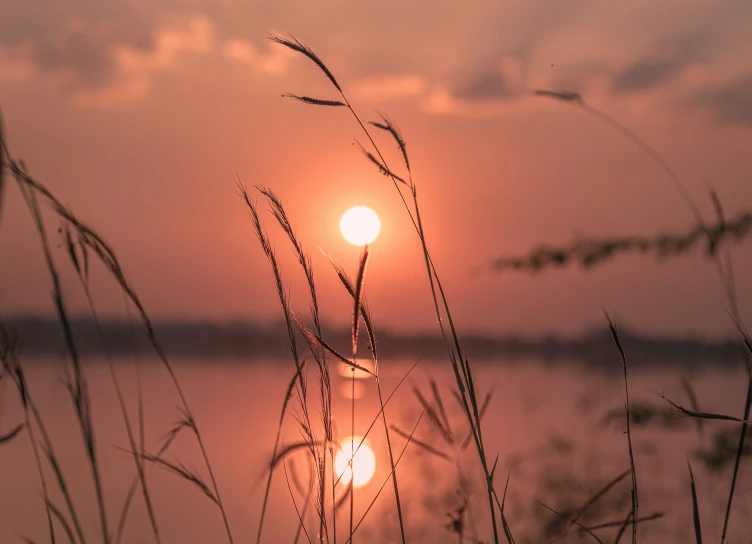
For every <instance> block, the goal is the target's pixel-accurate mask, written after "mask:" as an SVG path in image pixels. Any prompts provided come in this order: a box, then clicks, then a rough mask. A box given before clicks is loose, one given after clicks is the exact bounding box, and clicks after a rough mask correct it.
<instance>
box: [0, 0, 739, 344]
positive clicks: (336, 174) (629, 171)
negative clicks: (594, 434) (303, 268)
mask: <svg viewBox="0 0 752 544" xmlns="http://www.w3.org/2000/svg"><path fill="white" fill-rule="evenodd" d="M460 5H461V6H462V8H461V9H460V7H459V6H460ZM265 31H270V32H282V31H284V32H291V33H294V34H295V35H296V36H298V37H300V38H301V39H303V40H305V41H306V42H307V43H308V44H309V45H311V46H312V47H313V48H314V50H315V51H316V52H317V53H318V54H319V55H320V56H321V57H322V58H323V59H324V60H325V62H326V63H327V64H328V65H329V66H330V68H331V69H332V71H334V73H335V74H336V76H337V78H338V80H339V81H340V82H341V84H342V86H343V88H344V90H345V92H346V93H347V94H348V95H349V97H350V98H351V101H352V102H353V103H354V104H355V105H356V108H357V109H358V111H359V112H361V114H362V115H363V116H364V117H365V118H366V119H374V118H375V117H376V112H385V113H388V114H389V115H390V117H391V118H392V119H393V120H394V121H395V122H396V123H397V125H398V126H399V127H400V128H401V129H402V132H403V135H404V137H405V139H406V140H407V145H408V150H409V152H410V154H411V162H412V164H413V166H414V173H415V178H416V183H417V185H418V191H419V197H420V199H421V202H422V214H423V216H424V222H425V226H426V229H427V232H428V241H429V244H430V247H431V249H432V250H433V254H434V260H435V262H436V264H437V267H438V269H439V271H440V273H441V274H442V277H443V280H444V282H445V286H446V288H447V290H448V294H449V299H450V303H452V305H453V307H454V308H455V313H456V316H457V319H458V321H459V323H460V325H461V328H462V329H463V330H483V331H498V332H523V333H526V334H541V333H546V332H556V331H561V332H573V331H578V330H582V329H584V328H588V327H592V326H596V325H601V324H602V315H601V306H602V305H606V306H607V307H608V308H609V309H610V310H611V311H613V312H615V313H616V315H617V318H618V320H619V321H620V322H621V323H623V324H625V325H629V326H632V327H634V328H639V329H642V330H652V331H664V332H672V333H680V332H700V333H707V334H710V333H718V332H730V330H731V326H730V322H729V319H728V317H727V315H726V312H725V305H724V300H723V298H722V294H721V289H720V287H719V284H718V281H717V278H716V277H715V275H714V270H713V267H712V266H711V264H710V263H709V262H708V261H706V260H704V259H702V258H701V257H700V256H699V255H698V254H694V255H692V256H688V257H683V258H680V259H676V260H675V261H672V262H670V263H665V264H658V263H655V262H654V261H652V260H651V259H648V258H628V259H623V260H618V261H616V262H613V263H611V264H608V265H605V266H603V267H602V268H599V269H598V270H595V271H592V272H581V271H578V270H567V271H563V272H547V273H543V274H541V275H539V276H536V277H529V276H525V275H522V274H516V273H507V274H503V275H499V274H494V273H492V272H486V273H484V274H481V275H480V276H473V275H471V270H472V269H473V268H475V267H476V266H477V265H482V264H483V263H486V262H488V261H489V260H490V259H492V258H493V257H495V256H498V255H503V254H516V253H521V252H525V251H527V250H529V249H530V248H532V247H533V246H535V245H536V244H537V243H540V242H555V243H565V242H567V241H570V240H572V239H573V238H574V237H575V236H576V235H578V234H589V235H612V234H645V235H648V234H651V233H657V232H660V231H663V230H676V231H682V230H686V229H688V228H690V227H691V226H692V225H691V221H692V216H691V214H690V213H689V211H688V210H687V208H686V206H685V204H684V202H683V201H682V200H681V198H680V197H679V195H678V193H677V192H676V190H675V189H674V188H673V187H672V186H671V184H670V183H669V182H668V180H667V179H666V178H665V177H664V176H663V175H662V174H661V172H660V171H659V170H658V169H657V168H656V167H655V165H654V164H652V163H651V162H650V161H649V160H648V159H646V157H645V156H644V155H642V154H640V152H639V150H637V149H636V148H635V147H634V146H633V145H632V144H630V143H629V142H628V141H627V140H625V139H624V138H623V137H621V136H619V135H618V134H617V133H616V132H614V131H613V130H610V129H609V128H608V127H606V126H604V125H602V124H600V123H598V122H597V121H596V120H594V119H593V118H591V117H588V116H587V115H586V114H584V113H583V112H581V111H579V110H577V109H576V108H573V107H570V106H567V105H564V104H558V103H555V102H550V101H546V100H544V99H541V98H533V97H531V96H530V91H531V90H533V89H535V88H540V87H545V88H558V89H567V90H574V91H579V92H581V93H582V94H583V96H584V97H585V98H586V100H587V101H588V102H589V103H591V104H593V105H594V106H596V107H598V108H600V109H602V110H604V111H607V112H609V113H610V114H612V115H614V116H615V117H617V118H619V119H620V120H622V121H623V122H624V123H626V124H627V125H628V126H630V127H631V128H633V129H634V130H635V131H636V132H638V133H639V134H640V135H641V136H643V137H644V138H645V139H646V140H648V141H649V142H650V143H651V144H653V145H654V146H655V147H656V149H658V150H659V151H660V152H661V153H662V154H663V155H664V156H665V158H666V159H667V160H668V161H669V162H671V163H672V164H673V165H674V166H675V168H676V170H677V171H678V172H679V174H680V176H681V177H682V178H683V179H684V180H685V183H686V185H687V187H688V188H689V191H690V192H691V193H692V195H693V196H694V197H695V198H696V199H697V200H698V201H699V203H700V207H701V209H702V210H703V212H705V213H706V215H707V217H711V215H710V214H711V212H712V207H711V205H710V201H709V199H708V198H707V194H708V190H709V188H710V187H712V188H714V189H715V190H716V191H717V192H718V194H719V195H720V197H721V199H722V200H723V202H724V204H725V206H726V210H727V214H728V215H733V214H735V213H737V212H738V211H740V210H742V209H746V208H747V207H748V206H750V204H751V203H752V186H751V185H750V183H749V174H750V172H752V64H751V63H750V60H749V51H752V3H750V2H749V1H747V0H736V1H731V0H728V1H724V2H711V1H687V0H663V1H661V2H655V1H654V0H649V1H648V0H636V1H630V2H604V1H602V0H592V1H567V2H564V1H556V0H546V1H525V2H520V1H514V0H493V1H483V2H481V1H469V2H461V3H459V2H456V1H452V2H446V1H434V2H427V1H423V2H405V1H404V0H400V1H396V0H380V1H378V2H365V1H360V2H353V1H349V2H345V1H321V2H315V3H313V2H290V1H285V0H275V1H258V0H256V1H254V0H244V1H234V0H213V1H211V2H210V1H208V0H180V1H177V0H156V1H146V0H130V1H118V2H102V1H101V0H69V1H66V2H53V1H42V0H26V1H23V2H12V1H6V2H2V4H0V106H1V107H2V111H3V114H4V117H5V126H6V131H7V135H8V139H9V144H10V146H11V150H12V152H13V153H14V155H15V156H17V157H23V158H24V159H25V160H26V162H27V164H28V165H29V168H30V170H31V172H32V173H33V174H34V175H36V176H37V177H38V178H39V179H40V180H41V181H43V182H44V183H46V184H47V186H48V187H49V188H50V189H51V190H53V191H54V192H55V193H56V194H57V195H58V196H59V197H60V198H61V199H62V200H63V201H65V202H66V203H69V204H70V205H71V206H72V207H73V209H74V210H75V211H76V212H77V213H78V214H79V215H80V216H81V217H83V218H85V219H86V220H87V221H88V222H89V224H91V225H92V226H94V227H95V228H96V229H97V230H98V232H100V233H101V234H102V235H103V236H104V237H105V238H106V239H107V240H108V241H110V242H111V243H112V245H113V246H114V248H115V249H116V250H117V251H118V252H119V256H120V258H121V260H122V263H123V265H124V267H125V270H126V273H127V274H128V275H129V276H130V278H131V279H132V281H133V283H134V284H135V286H136V288H137V291H138V292H139V294H140V296H141V298H142V300H143V302H144V305H145V306H146V308H147V310H148V311H149V312H150V313H151V314H152V315H153V316H155V317H158V316H162V317H180V318H199V317H212V318H236V317H253V318H270V317H274V318H276V317H277V316H278V311H277V300H276V298H275V297H276V295H275V293H274V291H273V289H272V287H273V284H272V280H271V275H270V272H269V270H268V268H267V265H266V263H265V261H264V259H263V258H262V253H261V251H260V249H259V247H258V244H257V243H256V241H255V239H254V237H253V234H252V230H251V225H250V222H249V220H248V217H247V214H246V211H245V210H244V208H243V206H242V204H241V201H240V199H239V198H238V196H237V194H236V193H237V189H236V185H235V184H236V180H237V178H238V177H239V178H240V179H241V180H242V181H243V182H244V183H246V184H248V185H249V186H250V185H253V184H255V183H263V184H266V185H269V186H271V187H272V188H273V189H274V190H275V191H276V192H277V193H278V194H279V196H280V197H281V199H282V201H283V203H284V204H285V205H286V207H287V209H288V212H289V214H290V216H291V217H292V220H293V223H294V225H295V227H296V228H297V230H298V231H299V232H300V234H301V237H302V239H303V240H304V242H305V243H306V244H307V245H308V247H309V248H310V249H311V251H312V252H313V256H314V266H315V271H316V274H317V279H318V282H319V284H320V287H321V290H322V296H323V298H324V302H323V306H324V314H325V315H326V316H327V317H328V318H329V319H331V320H334V321H337V322H341V323H344V322H345V321H347V320H348V319H349V313H350V311H351V310H350V304H349V302H348V301H347V299H346V297H345V296H344V295H343V293H342V292H341V290H340V289H339V286H338V285H337V281H336V278H335V277H334V275H333V274H332V273H331V271H330V270H329V269H328V265H327V263H326V261H325V260H324V259H323V257H322V256H321V254H320V253H319V252H318V250H317V247H321V248H323V249H325V250H326V251H328V252H331V253H332V254H334V255H335V256H336V257H338V258H339V259H340V260H341V261H342V262H343V263H344V264H346V265H348V266H350V267H351V269H353V271H354V269H355V266H356V261H357V255H358V250H357V249H356V248H354V247H352V246H349V245H348V244H347V243H346V242H344V241H343V240H342V239H341V236H340V234H339V231H338V221H339V218H340V216H341V214H342V213H343V212H344V211H345V210H346V209H347V208H348V207H350V206H353V205H357V204H364V205H368V206H371V207H372V208H374V209H375V210H376V211H377V213H379V215H380V216H381V219H382V235H381V237H380V238H379V239H378V242H377V243H376V244H375V245H374V247H373V258H372V261H371V265H370V268H369V271H368V272H369V274H368V279H367V287H366V289H367V294H368V297H369V300H370V303H371V306H372V310H373V313H374V318H375V322H376V325H377V327H390V328H394V329H396V328H399V327H405V328H410V329H431V327H432V321H433V314H432V309H431V308H432V307H431V302H430V298H429V291H428V287H427V282H426V277H425V269H424V267H423V263H422V260H421V259H422V257H421V254H420V248H419V244H418V240H417V237H416V235H415V233H414V232H413V231H411V229H410V228H409V224H408V220H407V217H406V215H405V213H404V210H403V209H401V204H400V202H399V199H398V196H397V194H396V192H395V190H394V187H393V186H392V185H391V183H390V182H389V181H388V180H387V179H386V178H384V177H383V176H381V175H379V174H378V173H377V172H375V171H374V169H373V168H372V167H371V165H370V164H368V163H367V162H366V161H365V160H364V159H363V157H362V156H361V155H360V154H359V153H358V152H357V148H356V147H354V146H353V143H354V141H355V139H356V138H357V140H358V141H364V138H363V135H362V134H361V133H360V132H359V129H358V127H357V125H356V124H355V123H354V122H353V120H352V119H351V118H350V117H348V115H347V114H346V112H344V111H341V110H339V109H334V108H332V109H325V108H315V107H310V106H305V105H303V104H299V103H295V102H293V101H291V100H287V99H283V98H281V96H280V95H281V94H282V93H284V92H293V93H298V94H307V95H312V96H317V97H321V98H334V97H335V95H334V94H333V92H332V91H333V89H331V87H330V85H329V84H328V81H327V80H326V78H325V77H324V76H323V75H322V74H321V73H320V72H319V71H317V70H316V69H315V67H313V66H312V65H311V63H310V62H308V61H307V59H304V58H302V57H298V56H295V55H292V54H289V52H287V51H285V50H283V49H282V48H281V47H279V46H276V45H270V44H269V43H267V42H266V40H265V38H264V36H265V34H264V32H265ZM380 141H381V142H383V144H384V146H385V149H388V150H389V151H390V152H392V155H390V158H393V159H394V163H395V164H397V160H396V159H397V155H396V153H395V151H396V150H395V149H394V145H393V144H392V142H391V141H389V140H388V139H382V140H380ZM8 189H9V190H8V191H7V198H6V201H5V209H4V211H3V215H2V224H0V312H1V313H2V315H9V314H13V313H42V312H45V313H48V312H51V309H52V304H51V301H50V296H49V294H50V287H49V279H48V277H47V275H46V270H45V267H44V263H43V260H42V254H41V250H40V248H39V245H38V244H37V243H36V242H35V235H34V230H33V226H32V223H31V221H30V218H29V215H28V212H27V211H26V209H25V208H24V207H23V205H22V200H21V198H20V195H19V193H18V190H17V188H16V187H15V186H10V187H9V188H8ZM263 218H264V219H265V220H266V225H267V226H268V228H269V231H270V232H271V234H272V237H273V239H274V241H275V247H276V248H277V249H278V251H279V253H280V260H281V262H282V266H283V272H284V274H285V277H286V279H288V280H289V285H290V286H291V297H292V301H293V306H294V307H295V308H297V309H300V310H301V311H303V310H305V308H306V307H307V299H306V298H305V292H304V290H303V287H302V285H301V283H300V279H301V278H300V272H299V270H298V269H297V268H295V267H294V262H293V260H292V257H291V252H290V251H289V248H288V246H287V245H286V244H285V243H284V240H283V238H282V237H280V236H278V234H279V233H278V229H275V228H274V227H275V225H273V223H272V221H271V219H272V218H271V216H270V215H268V214H264V216H263ZM48 227H49V229H50V231H51V233H52V235H53V236H52V239H53V240H55V241H56V242H57V241H58V238H57V236H56V235H55V229H56V228H57V223H55V222H54V220H52V218H51V217H50V222H49V223H48ZM55 245H56V244H55ZM733 254H734V257H735V266H736V275H737V279H738V282H739V289H740V297H741V303H742V304H741V307H742V311H743V314H744V315H749V314H748V313H746V312H745V310H747V309H749V307H750V304H751V303H752V294H750V289H749V287H750V284H749V282H748V280H747V278H748V277H749V271H750V267H752V258H750V251H749V245H748V244H746V245H741V246H738V247H737V248H736V249H735V250H734V252H733ZM55 255H56V257H57V258H58V262H60V263H64V258H65V254H64V251H63V250H62V249H60V248H58V249H56V250H55ZM93 281H94V287H95V292H96V295H97V300H98V305H99V310H100V311H101V312H102V313H107V314H122V313H123V311H124V310H123V308H124V306H123V299H122V296H121V295H119V294H118V291H117V290H116V289H114V288H113V285H112V283H111V282H110V280H109V279H108V278H107V276H106V274H104V272H103V271H102V270H99V269H97V270H95V273H94V280H93ZM64 285H65V287H66V288H68V299H69V301H70V303H71V304H72V306H74V307H75V308H77V309H79V310H81V311H82V310H83V309H84V306H83V297H82V295H81V292H80V289H78V288H77V285H76V282H75V278H74V277H73V276H72V275H71V274H70V273H66V274H65V277H64Z"/></svg>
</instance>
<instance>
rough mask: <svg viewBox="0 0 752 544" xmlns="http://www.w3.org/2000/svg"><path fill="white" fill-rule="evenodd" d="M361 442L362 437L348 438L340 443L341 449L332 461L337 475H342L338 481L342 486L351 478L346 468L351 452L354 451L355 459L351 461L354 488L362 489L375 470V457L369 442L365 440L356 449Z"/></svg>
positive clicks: (348, 468)
mask: <svg viewBox="0 0 752 544" xmlns="http://www.w3.org/2000/svg"><path fill="white" fill-rule="evenodd" d="M362 440H363V437H362V436H353V437H350V436H348V437H347V438H345V439H343V440H342V441H341V442H340V446H341V447H342V449H341V450H340V451H339V452H338V453H337V456H336V458H335V459H334V466H335V468H336V469H337V474H342V479H341V480H340V481H341V482H342V484H344V485H347V484H349V483H350V479H351V478H352V472H353V471H351V470H350V467H349V466H348V461H349V460H350V458H351V457H352V451H353V449H354V450H355V458H354V459H353V469H354V472H355V480H354V481H353V485H354V486H355V487H362V486H364V485H366V484H367V483H368V482H370V481H371V478H373V473H374V471H375V470H376V457H375V456H374V454H373V450H372V449H371V447H370V445H369V441H368V440H365V441H364V442H363V444H361V445H360V447H358V444H360V442H361V441H362Z"/></svg>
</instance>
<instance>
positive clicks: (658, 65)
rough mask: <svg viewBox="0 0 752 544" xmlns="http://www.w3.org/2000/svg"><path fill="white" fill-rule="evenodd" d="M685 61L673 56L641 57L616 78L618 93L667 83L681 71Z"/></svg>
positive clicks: (615, 85)
mask: <svg viewBox="0 0 752 544" xmlns="http://www.w3.org/2000/svg"><path fill="white" fill-rule="evenodd" d="M684 67H685V62H683V61H682V60H681V59H678V58H673V57H664V58H660V57H658V58H645V59H640V60H638V61H637V62H635V63H634V64H632V65H631V66H629V67H627V68H626V69H624V70H622V71H621V72H620V73H618V74H617V75H616V77H615V78H614V85H613V90H614V92H617V93H626V92H635V91H645V90H649V89H652V88H655V87H658V86H660V85H662V84H663V83H666V82H667V81H669V80H670V79H672V78H674V77H676V76H677V75H679V74H680V73H681V71H682V70H683V69H684Z"/></svg>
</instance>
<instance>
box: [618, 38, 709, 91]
mask: <svg viewBox="0 0 752 544" xmlns="http://www.w3.org/2000/svg"><path fill="white" fill-rule="evenodd" d="M709 46H710V44H709V40H708V37H707V36H705V35H702V34H697V33H690V34H686V35H682V36H675V37H673V38H670V39H667V40H666V39H664V40H662V41H660V42H658V43H656V44H654V45H653V46H652V47H651V48H650V52H649V53H648V54H645V55H643V56H642V57H641V58H638V59H637V60H635V61H634V62H632V64H630V65H628V66H626V67H625V68H623V69H622V70H621V71H619V72H617V74H616V75H615V76H614V81H613V87H612V90H613V92H614V93H630V92H640V91H648V90H652V89H655V88H658V87H661V86H663V85H665V84H667V83H669V82H671V81H673V80H675V79H678V78H680V77H681V76H683V75H684V74H685V73H686V72H687V71H688V70H691V69H693V68H695V67H697V66H698V65H699V62H700V61H701V60H702V59H703V58H704V57H706V56H707V49H708V48H709Z"/></svg>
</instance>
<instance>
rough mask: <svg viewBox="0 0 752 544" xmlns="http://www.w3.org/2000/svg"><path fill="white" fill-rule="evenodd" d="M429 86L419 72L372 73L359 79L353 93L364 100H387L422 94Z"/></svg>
mask: <svg viewBox="0 0 752 544" xmlns="http://www.w3.org/2000/svg"><path fill="white" fill-rule="evenodd" d="M427 87H428V84H427V82H426V80H425V79H424V78H423V77H421V76H419V75H417V74H399V75H372V76H368V77H366V78H363V79H361V80H359V81H357V82H356V83H355V85H354V87H353V93H354V95H355V96H356V97H357V98H358V99H359V100H362V101H364V102H386V101H390V100H399V99H402V98H406V97H410V96H419V95H422V94H424V93H425V91H426V89H427Z"/></svg>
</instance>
